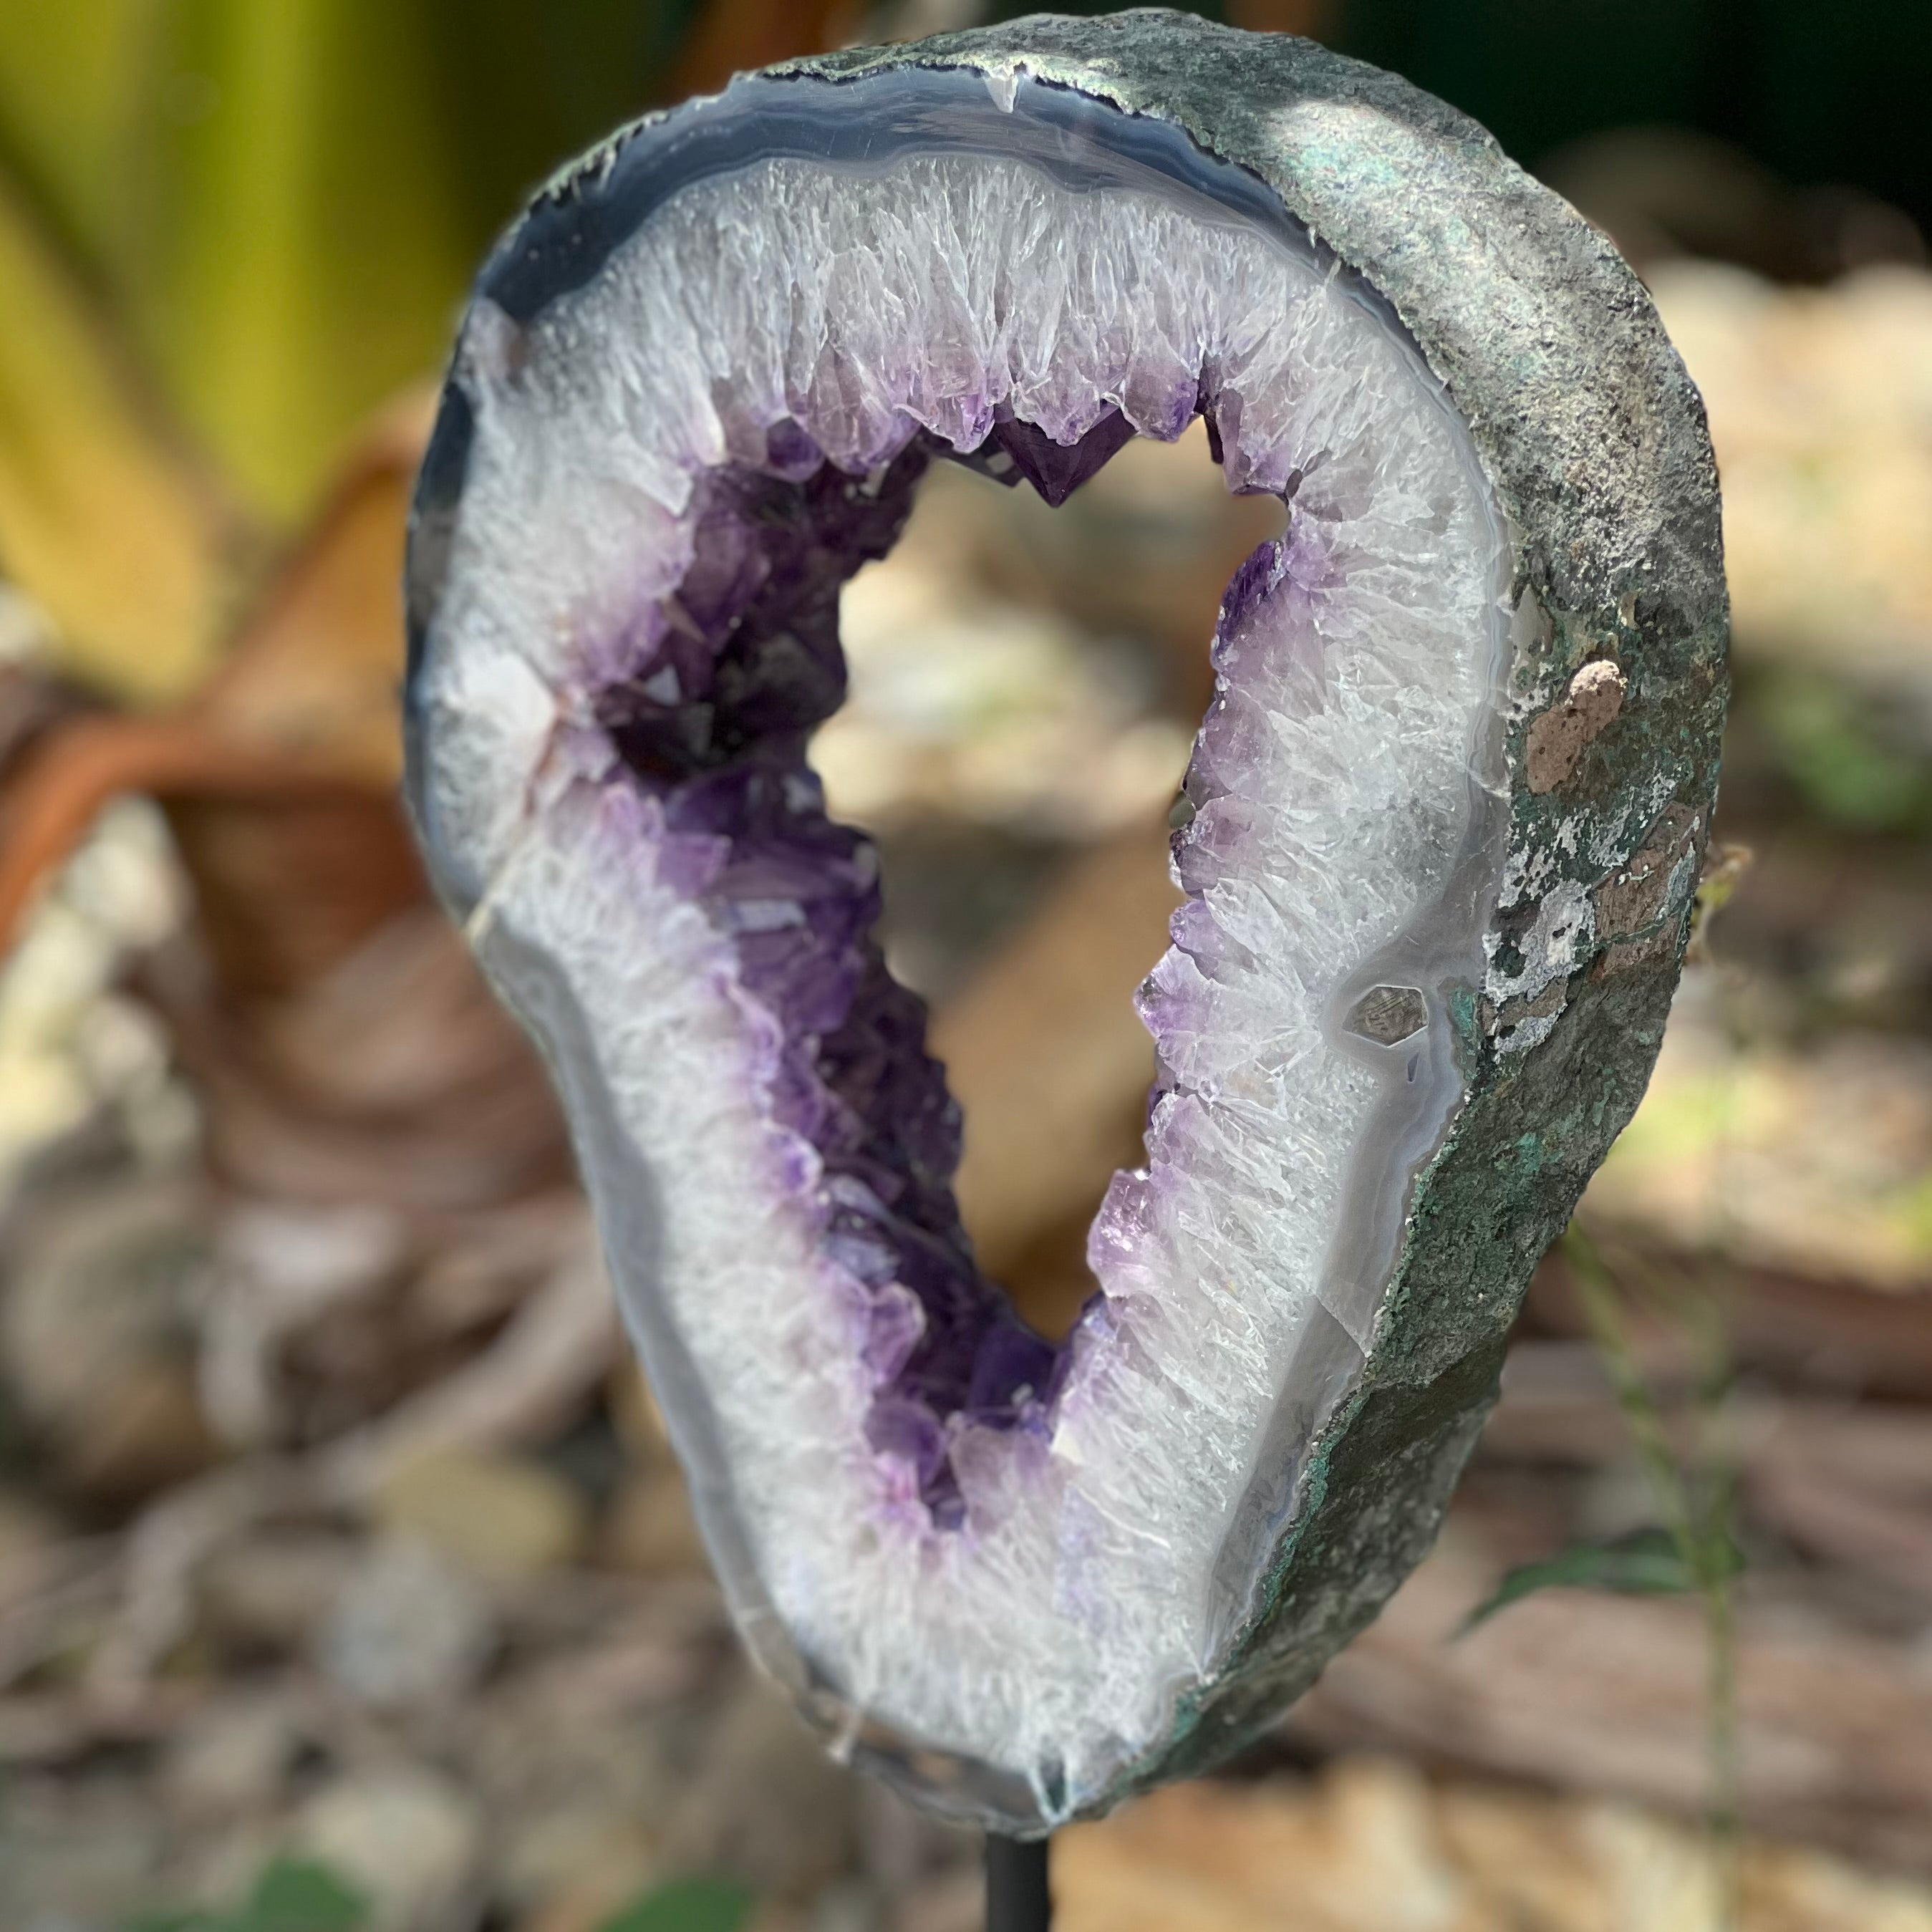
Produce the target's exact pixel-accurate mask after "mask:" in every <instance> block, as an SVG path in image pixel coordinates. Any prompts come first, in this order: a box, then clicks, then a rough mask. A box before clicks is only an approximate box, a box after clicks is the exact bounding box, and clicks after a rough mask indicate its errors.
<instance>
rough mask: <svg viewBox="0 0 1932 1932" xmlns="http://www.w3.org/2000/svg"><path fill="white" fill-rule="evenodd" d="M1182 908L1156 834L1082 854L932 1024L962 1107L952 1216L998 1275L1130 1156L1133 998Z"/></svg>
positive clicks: (1142, 1072)
mask: <svg viewBox="0 0 1932 1932" xmlns="http://www.w3.org/2000/svg"><path fill="white" fill-rule="evenodd" d="M1179 903H1180V895H1179V893H1178V892H1177V891H1176V890H1175V887H1174V886H1173V884H1172V882H1171V880H1169V877H1168V874H1167V847H1166V836H1165V833H1164V832H1163V829H1162V828H1161V827H1160V826H1159V825H1155V824H1148V825H1142V826H1136V827H1135V828H1134V829H1132V830H1131V831H1129V832H1124V833H1122V834H1121V835H1119V836H1118V838H1115V839H1113V840H1112V841H1109V843H1108V844H1105V845H1103V846H1100V847H1096V848H1095V850H1094V851H1093V852H1092V853H1090V854H1088V856H1085V857H1083V858H1082V859H1080V861H1079V862H1078V863H1077V865H1075V866H1074V867H1073V868H1072V869H1071V870H1070V872H1069V874H1067V878H1066V880H1064V883H1062V884H1061V886H1060V887H1059V889H1058V890H1057V891H1056V892H1055V894H1054V895H1053V897H1052V899H1051V900H1050V901H1049V903H1048V904H1047V905H1046V907H1045V909H1044V910H1043V911H1042V912H1041V913H1040V914H1039V915H1038V916H1037V917H1036V918H1035V919H1034V920H1033V921H1032V922H1031V923H1030V924H1029V925H1028V926H1027V927H1026V928H1025V929H1024V930H1022V932H1021V933H1020V934H1019V935H1018V936H1017V937H1016V938H1015V939H1014V940H1013V941H1012V943H1011V944H1010V945H1009V946H1008V947H1007V948H1006V949H1005V950H1004V951H1002V952H1001V953H1000V955H999V956H998V957H997V958H996V959H995V960H994V961H993V962H992V963H991V964H990V965H989V966H988V967H987V968H986V969H985V970H984V971H983V972H982V973H981V974H980V976H979V977H977V978H976V979H975V980H974V981H973V983H971V985H970V986H968V987H967V989H965V992H963V993H962V994H961V995H960V996H959V998H957V999H956V1000H954V1001H952V1002H951V1003H950V1004H948V1005H947V1007H946V1008H945V1009H944V1011H943V1012H941V1013H939V1014H938V1016H937V1017H936V1018H935V1021H934V1024H933V1028H932V1040H931V1046H932V1052H933V1053H934V1054H935V1055H936V1056H937V1057H938V1058H939V1059H940V1060H941V1061H944V1063H945V1064H946V1070H947V1079H948V1082H949V1083H950V1086H951V1088H952V1090H953V1097H954V1098H955V1099H956V1100H958V1101H959V1104H960V1106H961V1107H962V1109H963V1110H964V1113H965V1154H964V1156H963V1157H962V1160H961V1163H960V1166H959V1179H958V1183H957V1190H956V1191H957V1193H958V1196H959V1208H960V1212H961V1214H962V1216H963V1217H964V1218H965V1223H966V1228H967V1232H968V1233H969V1234H970V1235H971V1236H972V1238H973V1245H974V1250H975V1252H976V1253H977V1255H978V1256H979V1258H980V1262H981V1265H983V1267H985V1268H986V1269H987V1270H988V1271H989V1273H991V1274H994V1275H995V1276H996V1277H998V1276H1001V1275H1002V1274H1004V1271H1006V1270H1007V1268H1009V1267H1010V1265H1011V1264H1012V1263H1013V1262H1014V1261H1015V1260H1016V1259H1017V1258H1018V1257H1019V1256H1021V1255H1022V1254H1023V1253H1025V1250H1027V1249H1028V1247H1030V1246H1031V1244H1033V1243H1034V1241H1037V1240H1038V1239H1039V1238H1040V1237H1041V1236H1042V1235H1043V1234H1045V1233H1046V1232H1048V1231H1049V1230H1050V1229H1052V1228H1054V1227H1055V1226H1057V1225H1058V1224H1059V1223H1061V1222H1063V1221H1064V1220H1066V1219H1067V1217H1068V1216H1069V1215H1070V1214H1074V1213H1076V1212H1084V1214H1087V1215H1091V1214H1092V1213H1093V1211H1094V1209H1095V1208H1097V1207H1098V1206H1099V1205H1100V1197H1101V1196H1102V1194H1103V1193H1104V1192H1105V1191H1106V1187H1107V1184H1108V1182H1109V1180H1110V1179H1111V1178H1112V1175H1113V1173H1114V1171H1115V1169H1116V1168H1117V1167H1119V1166H1123V1165H1125V1164H1132V1163H1133V1162H1134V1161H1136V1160H1137V1159H1138V1158H1139V1154H1140V1128H1141V1123H1142V1118H1143V1116H1144V1115H1145V1111H1146V1103H1147V1091H1148V1084H1149V1082H1151V1080H1152V1079H1153V1077H1154V1046H1153V1043H1152V1042H1151V1040H1149V1039H1148V1032H1147V1029H1146V1028H1145V1027H1144V1026H1143V1025H1142V1024H1141V1021H1140V1016H1139V1015H1138V1014H1137V1013H1136V1012H1135V1011H1134V1007H1133V996H1134V992H1135V990H1136V988H1137V987H1139V985H1140V983H1141V982H1142V980H1143V979H1145V977H1147V975H1148V973H1150V972H1151V971H1152V970H1153V968H1154V963H1155V962H1156V961H1157V959H1159V958H1160V955H1161V953H1162V950H1163V948H1164V947H1166V944H1167V921H1168V917H1169V914H1170V913H1172V911H1173V910H1174V908H1175V906H1177V905H1178V904H1179Z"/></svg>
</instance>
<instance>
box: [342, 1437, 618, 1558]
mask: <svg viewBox="0 0 1932 1932" xmlns="http://www.w3.org/2000/svg"><path fill="white" fill-rule="evenodd" d="M372 1500H373V1505H374V1514H375V1517H376V1520H377V1522H378V1523H380V1524H381V1525H382V1526H383V1527H384V1528H385V1529H389V1530H392V1531H397V1532H403V1533H404V1534H407V1535H413V1536H416V1537H419V1538H422V1540H423V1541H425V1543H428V1544H431V1546H432V1547H434V1548H435V1549H437V1550H439V1551H440V1552H441V1553H443V1555H444V1556H447V1557H448V1558H449V1559H451V1560H452V1562H456V1563H458V1564H460V1565H462V1566H463V1568H466V1569H467V1570H470V1571H474V1572H475V1574H477V1575H478V1576H479V1577H492V1578H497V1579H501V1580H511V1579H514V1578H517V1577H532V1576H535V1575H538V1574H540V1573H541V1572H542V1571H545V1570H550V1569H554V1568H556V1567H557V1566H558V1565H560V1564H563V1563H567V1562H569V1561H570V1560H571V1558H572V1557H573V1556H575V1555H576V1553H577V1550H578V1549H579V1547H580V1546H581V1544H582V1543H583V1534H584V1509H583V1503H582V1502H581V1500H580V1499H579V1497H578V1496H577V1493H576V1492H575V1491H574V1490H572V1489H571V1487H570V1486H569V1484H567V1483H566V1482H565V1481H563V1479H562V1478H561V1477H559V1476H556V1475H552V1474H551V1473H550V1471H548V1470H547V1469H544V1468H543V1467H541V1466H540V1465H539V1464H538V1463H534V1462H532V1461H530V1460H529V1459H528V1458H526V1457H519V1456H511V1455H503V1454H496V1453H494V1452H492V1451H486V1450H480V1449H463V1450H457V1449H449V1450H439V1451H434V1452H432V1453H430V1454H424V1455H421V1456H416V1457H410V1458H409V1459H407V1460H405V1461H403V1462H401V1463H398V1465H397V1466H395V1468H394V1469H390V1470H388V1471H386V1472H384V1473H383V1475H382V1476H381V1477H380V1479H379V1481H378V1482H377V1486H376V1489H375V1493H374V1497H373V1499H372Z"/></svg>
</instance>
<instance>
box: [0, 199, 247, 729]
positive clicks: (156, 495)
mask: <svg viewBox="0 0 1932 1932" xmlns="http://www.w3.org/2000/svg"><path fill="white" fill-rule="evenodd" d="M0 314H4V316H5V319H6V320H5V326H4V328H0V574H4V575H5V577H7V578H8V579H10V580H11V581H12V582H13V583H15V584H17V586H19V587H20V589H23V590H24V591H26V592H27V594H28V595H29V596H31V597H32V598H34V599H35V600H36V601H37V602H38V603H39V604H40V605H41V606H42V607H43V608H44V609H45V610H46V611H47V613H48V614H49V616H51V617H52V619H53V622H54V625H55V631H56V643H57V646H58V651H59V652H60V656H59V659H58V661H59V664H60V667H61V668H62V670H65V671H66V672H68V673H70V674H71V675H73V676H78V677H80V678H82V679H86V681H88V682H92V683H94V684H95V685H100V686H101V687H103V688H106V689H107V690H109V691H112V692H113V693H114V694H115V695H117V696H118V697H121V698H123V699H133V700H160V699H165V698H169V697H177V696H178V695H179V694H181V692H182V691H184V690H186V689H187V688H190V686H191V685H193V683H194V682H196V679H198V678H199V676H200V675H201V674H202V672H203V671H204V670H205V669H206V668H207V667H208V664H210V663H211V661H213V657H214V649H215V646H216V643H217V639H218V637H219V634H220V614H221V613H220V604H221V601H222V598H223V590H224V586H225V581H226V567H225V564H224V560H223V546H224V540H225V538H224V532H225V528H226V526H225V521H224V518H223V514H222V512H221V510H220V506H219V505H217V503H215V502H214V501H213V500H212V499H211V497H210V496H209V495H208V493H207V492H206V490H205V489H204V488H203V487H202V484H201V482H200V481H199V478H197V477H196V475H195V473H194V471H193V467H192V466H191V465H190V463H187V461H185V460H184V459H183V458H182V457H181V454H180V452H178V451H177V450H176V449H174V448H173V447H172V445H171V444H170V443H169V440H168V437H167V436H166V434H165V432H164V431H163V430H161V429H160V428H157V425H156V424H155V422H154V420H153V417H152V415H151V410H150V409H149V407H148V404H147V401H146V399H145V398H144V397H143V396H142V394H141V392H140V388H139V384H138V383H137V382H136V380H134V377H133V374H132V372H131V371H130V370H129V368H127V365H126V363H125V362H124V359H123V357H122V354H121V345H120V344H119V343H118V341H116V339H115V335H114V333H113V330H112V329H110V327H109V326H107V323H106V322H105V320H104V318H103V317H102V316H101V314H100V313H99V311H98V309H97V308H96V306H95V303H94V302H93V300H92V297H91V296H90V295H89V292H88V291H87V290H86V288H85V287H83V284H81V282H80V280H79V279H78V278H77V276H76V275H74V273H73V272H72V271H71V268H70V267H69V265H68V263H66V261H65V260H64V259H63V258H62V255H61V254H60V252H59V251H58V248H55V246H54V245H52V238H51V237H50V236H49V233H48V232H47V231H46V228H45V227H44V226H43V224H42V223H40V222H39V221H38V220H36V219H35V217H34V214H33V213H32V211H31V209H30V208H29V207H28V205H27V204H26V202H25V201H24V200H23V199H21V198H20V197H18V196H15V195H14V194H13V193H10V190H9V186H8V184H7V181H6V180H5V178H4V176H0Z"/></svg>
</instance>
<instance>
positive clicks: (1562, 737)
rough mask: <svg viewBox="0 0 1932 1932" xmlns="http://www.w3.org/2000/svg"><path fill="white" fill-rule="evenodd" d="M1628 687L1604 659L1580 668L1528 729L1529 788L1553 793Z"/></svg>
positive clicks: (1620, 704) (1612, 715) (1620, 705)
mask: <svg viewBox="0 0 1932 1932" xmlns="http://www.w3.org/2000/svg"><path fill="white" fill-rule="evenodd" d="M1627 689H1628V684H1627V682H1626V681H1625V677H1624V674H1623V673H1622V671H1621V670H1619V668H1618V667H1617V666H1616V664H1613V663H1612V662H1611V661H1610V659H1609V658H1598V659H1597V660H1596V661H1595V662H1594V663H1592V664H1586V665H1585V666H1584V667H1583V669H1582V670H1580V671H1579V672H1578V673H1577V675H1576V676H1574V677H1573V678H1572V679H1571V680H1570V688H1569V689H1568V691H1565V693H1564V694H1563V697H1562V699H1561V700H1560V701H1559V702H1558V703H1555V704H1553V705H1552V706H1550V709H1548V710H1547V711H1546V712H1544V714H1543V715H1542V716H1541V717H1540V718H1538V719H1537V720H1536V721H1535V723H1533V724H1532V725H1531V726H1530V727H1529V753H1528V756H1529V788H1530V790H1532V791H1533V792H1546V791H1554V790H1556V787H1558V786H1559V785H1560V784H1562V782H1563V781H1564V780H1565V778H1568V776H1569V775H1570V774H1571V772H1574V770H1575V769H1577V760H1578V759H1580V757H1583V753H1584V751H1585V750H1586V748H1588V747H1589V745H1590V743H1591V742H1592V740H1593V739H1595V738H1596V737H1598V736H1599V735H1600V734H1601V733H1602V731H1603V730H1604V727H1606V726H1607V725H1608V724H1610V721H1612V719H1613V718H1615V717H1616V715H1617V713H1618V712H1620V711H1621V710H1622V709H1623V708H1624V693H1625V691H1626V690H1627Z"/></svg>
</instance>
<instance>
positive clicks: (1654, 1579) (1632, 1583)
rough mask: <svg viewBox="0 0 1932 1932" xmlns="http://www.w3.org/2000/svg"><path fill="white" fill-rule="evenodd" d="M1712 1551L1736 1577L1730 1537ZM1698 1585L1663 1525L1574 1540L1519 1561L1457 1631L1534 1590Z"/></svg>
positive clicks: (1676, 1591)
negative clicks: (1553, 1551)
mask: <svg viewBox="0 0 1932 1932" xmlns="http://www.w3.org/2000/svg"><path fill="white" fill-rule="evenodd" d="M1713 1556H1714V1559H1715V1569H1716V1572H1717V1574H1718V1575H1720V1576H1723V1577H1734V1576H1736V1574H1738V1572H1739V1571H1740V1570H1742V1568H1744V1558H1743V1556H1742V1553H1741V1552H1740V1551H1739V1550H1738V1548H1737V1547H1736V1545H1735V1544H1732V1543H1730V1541H1728V1540H1727V1541H1726V1542H1725V1543H1724V1544H1723V1546H1722V1547H1721V1549H1720V1550H1715V1551H1714V1552H1713ZM1699 1587H1700V1578H1699V1577H1698V1575H1697V1571H1695V1570H1694V1568H1692V1566H1691V1565H1690V1564H1688V1562H1685V1559H1684V1553H1683V1552H1682V1550H1680V1549H1679V1547H1678V1546H1677V1539H1676V1538H1675V1537H1674V1536H1673V1535H1671V1534H1670V1532H1669V1531H1668V1530H1667V1529H1655V1528H1653V1529H1640V1530H1636V1531H1634V1532H1632V1533H1631V1535H1628V1536H1620V1537H1618V1538H1615V1539H1614V1540H1613V1541H1610V1542H1608V1543H1575V1544H1571V1546H1570V1547H1569V1548H1568V1549H1567V1550H1559V1551H1558V1552H1557V1553H1556V1555H1555V1556H1546V1557H1544V1558H1543V1559H1541V1561H1539V1562H1535V1563H1521V1564H1519V1565H1517V1567H1516V1568H1514V1570H1511V1571H1509V1572H1508V1573H1507V1574H1505V1577H1504V1578H1503V1580H1502V1582H1501V1583H1499V1584H1498V1585H1497V1586H1496V1589H1495V1591H1494V1592H1493V1594H1492V1595H1490V1596H1489V1597H1488V1598H1487V1599H1485V1600H1484V1601H1483V1602H1482V1603H1481V1604H1478V1605H1477V1606H1476V1607H1475V1609H1474V1610H1472V1611H1471V1612H1470V1613H1469V1616H1467V1617H1466V1619H1464V1620H1463V1628H1462V1630H1461V1631H1460V1632H1459V1633H1458V1634H1459V1635H1462V1636H1466V1635H1467V1634H1469V1632H1470V1631H1472V1630H1474V1629H1475V1628H1476V1626H1477V1625H1478V1624H1481V1623H1485V1622H1487V1621H1488V1620H1489V1619H1490V1618H1491V1617H1493V1616H1495V1615H1496V1613H1497V1612H1498V1611H1499V1610H1507V1609H1508V1607H1509V1606H1510V1605H1511V1604H1514V1603H1519V1602H1520V1601H1522V1599H1523V1598H1525V1597H1528V1596H1532V1595H1535V1593H1536V1592H1538V1590H1557V1589H1569V1590H1609V1591H1613V1592H1616V1593H1617V1594H1619V1595H1623V1596H1633V1597H1650V1596H1678V1595H1687V1594H1688V1593H1689V1592H1692V1591H1694V1590H1696V1589H1698V1588H1699Z"/></svg>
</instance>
